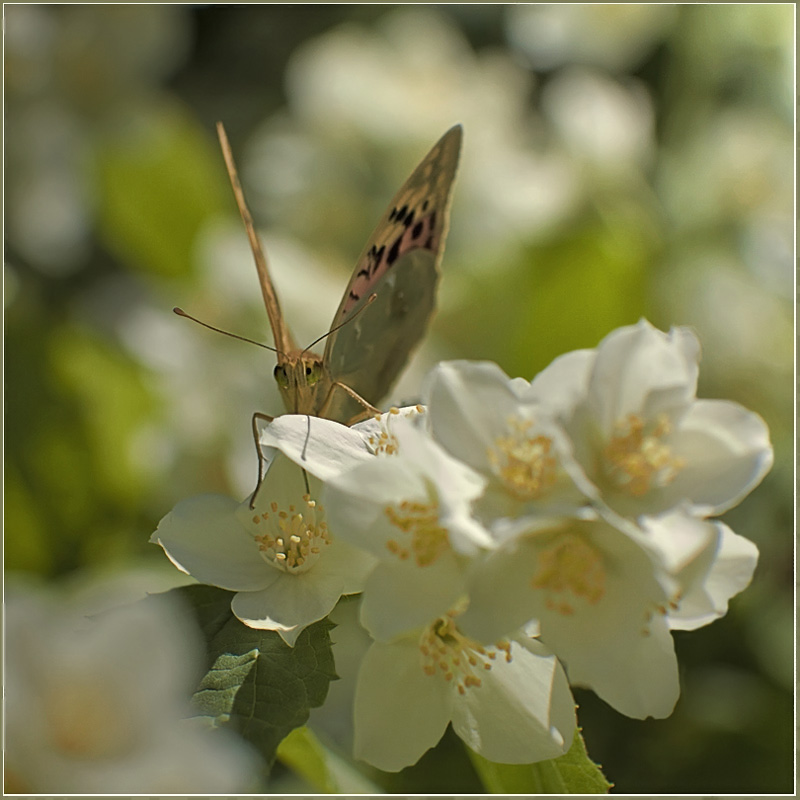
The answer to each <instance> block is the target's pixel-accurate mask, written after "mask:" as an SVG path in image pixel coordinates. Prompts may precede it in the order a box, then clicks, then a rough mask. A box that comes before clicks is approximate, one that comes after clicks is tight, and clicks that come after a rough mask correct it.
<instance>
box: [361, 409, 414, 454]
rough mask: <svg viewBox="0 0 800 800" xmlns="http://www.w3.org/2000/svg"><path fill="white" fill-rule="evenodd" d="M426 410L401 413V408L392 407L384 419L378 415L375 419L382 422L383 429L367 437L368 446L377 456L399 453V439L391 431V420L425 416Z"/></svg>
mask: <svg viewBox="0 0 800 800" xmlns="http://www.w3.org/2000/svg"><path fill="white" fill-rule="evenodd" d="M424 413H425V408H424V407H423V406H415V407H414V408H412V409H408V410H407V411H406V412H405V413H403V412H401V411H400V409H399V408H395V407H392V408H390V409H389V414H388V415H387V416H386V417H383V416H382V415H381V414H376V415H375V419H376V420H377V421H378V422H380V424H381V429H380V431H379V432H378V433H372V434H370V435H369V436H368V437H367V444H368V445H369V446H370V448H371V449H372V452H373V453H375V455H382V454H385V455H387V456H393V455H395V454H396V453H397V447H398V443H397V437H396V436H395V435H394V434H393V433H392V431H391V420H392V419H394V418H395V417H396V418H398V419H408V418H410V417H414V416H416V415H417V414H424Z"/></svg>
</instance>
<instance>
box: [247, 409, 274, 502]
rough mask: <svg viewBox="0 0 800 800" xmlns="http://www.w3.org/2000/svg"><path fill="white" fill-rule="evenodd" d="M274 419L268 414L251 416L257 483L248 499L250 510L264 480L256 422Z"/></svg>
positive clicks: (259, 413)
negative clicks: (256, 461) (256, 459)
mask: <svg viewBox="0 0 800 800" xmlns="http://www.w3.org/2000/svg"><path fill="white" fill-rule="evenodd" d="M273 419H275V417H270V416H269V414H262V413H261V412H260V411H256V412H255V414H253V421H252V424H253V442H254V443H255V446H256V454H257V455H258V483H257V484H256V488H255V489H254V490H253V494H252V496H251V498H250V508H251V509H252V508H254V507H255V504H256V495H257V494H258V490H259V489H260V488H261V481H263V480H264V454H263V453H262V452H261V445H260V444H259V441H258V440H259V435H258V421H259V420H262V421H263V422H272V420H273Z"/></svg>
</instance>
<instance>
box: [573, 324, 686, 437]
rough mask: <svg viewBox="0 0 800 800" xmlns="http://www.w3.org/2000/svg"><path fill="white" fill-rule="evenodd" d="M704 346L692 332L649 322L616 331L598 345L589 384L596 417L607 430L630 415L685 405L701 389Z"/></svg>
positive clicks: (657, 411) (590, 397)
mask: <svg viewBox="0 0 800 800" xmlns="http://www.w3.org/2000/svg"><path fill="white" fill-rule="evenodd" d="M699 353H700V344H699V342H698V341H697V337H696V336H695V335H694V334H693V333H692V332H691V331H690V330H689V329H688V328H673V329H672V330H671V331H670V332H669V333H668V334H667V333H663V332H662V331H659V330H656V328H654V327H653V326H652V325H651V324H650V323H649V322H647V320H644V319H642V320H640V321H639V323H638V324H637V325H629V326H627V327H624V328H619V329H618V330H615V331H612V333H610V334H609V335H608V336H606V338H605V339H603V341H602V342H600V344H599V345H598V347H597V358H596V360H595V363H594V366H593V369H592V374H591V378H590V381H589V395H588V398H589V403H590V404H591V406H592V409H593V417H594V419H595V420H596V421H597V422H598V423H599V425H600V426H601V429H602V430H604V431H606V432H609V433H610V432H611V431H612V430H613V427H614V424H615V423H616V422H617V420H620V419H623V418H625V417H626V416H627V415H628V414H631V413H633V414H640V415H643V416H645V417H647V418H649V417H654V416H655V415H657V414H659V413H661V412H662V411H668V410H670V409H673V408H678V407H681V406H685V405H687V404H688V403H690V402H691V400H692V399H693V398H694V395H695V391H696V388H697V373H698V367H697V361H698V358H699Z"/></svg>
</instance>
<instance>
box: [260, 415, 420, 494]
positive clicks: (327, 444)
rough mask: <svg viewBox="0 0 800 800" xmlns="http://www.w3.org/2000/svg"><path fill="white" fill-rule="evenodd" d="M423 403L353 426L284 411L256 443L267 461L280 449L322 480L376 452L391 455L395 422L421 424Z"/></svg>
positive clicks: (394, 450) (366, 458) (345, 469)
mask: <svg viewBox="0 0 800 800" xmlns="http://www.w3.org/2000/svg"><path fill="white" fill-rule="evenodd" d="M424 412H425V409H424V408H423V407H422V406H409V407H407V408H393V409H391V410H390V411H387V412H386V413H385V414H380V415H377V416H375V417H371V418H370V419H367V420H365V421H364V422H359V423H357V424H355V425H353V426H352V427H349V428H348V427H347V426H346V425H342V424H341V423H339V422H334V421H333V420H330V419H322V418H321V417H312V416H308V415H306V414H283V415H282V416H280V417H276V418H275V419H274V420H272V422H270V423H268V424H267V425H265V426H264V427H263V428H262V429H261V431H260V432H259V444H260V445H261V448H262V453H263V455H264V458H265V459H266V460H267V461H268V462H269V461H271V460H272V458H273V457H274V455H275V452H276V451H277V450H280V451H281V452H282V453H283V454H284V455H286V456H288V457H289V458H290V459H291V460H292V461H294V462H295V464H297V465H298V466H300V467H302V468H303V469H305V470H307V471H308V472H310V473H311V474H312V475H315V476H316V477H317V478H319V479H320V480H322V481H325V480H328V478H331V477H333V476H334V475H339V474H340V473H342V472H346V471H348V470H350V469H353V468H354V467H357V466H358V465H359V464H361V463H363V462H365V461H371V460H372V458H373V457H374V456H376V455H381V456H382V455H394V454H395V453H396V452H397V439H396V438H395V436H394V433H393V428H394V424H395V423H396V422H397V423H400V424H403V423H412V424H415V425H419V424H421V420H423V419H424Z"/></svg>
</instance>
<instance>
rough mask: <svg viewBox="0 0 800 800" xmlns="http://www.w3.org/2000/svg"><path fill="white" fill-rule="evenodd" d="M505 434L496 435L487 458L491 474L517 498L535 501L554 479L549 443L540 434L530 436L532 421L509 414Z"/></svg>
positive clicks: (553, 460)
mask: <svg viewBox="0 0 800 800" xmlns="http://www.w3.org/2000/svg"><path fill="white" fill-rule="evenodd" d="M507 426H508V435H506V436H499V437H498V438H497V439H495V441H494V447H490V448H489V452H488V457H489V463H490V464H491V466H492V468H493V470H494V472H495V474H496V475H497V476H498V477H499V478H500V480H501V481H502V482H503V483H504V484H505V487H506V489H507V490H508V491H509V492H510V493H511V494H513V495H514V496H515V497H517V498H518V499H520V500H535V499H536V498H538V497H540V496H541V495H542V494H544V493H545V492H547V491H548V490H549V489H550V488H552V486H553V485H554V484H555V482H556V459H555V457H554V456H553V455H552V454H551V450H552V446H553V442H552V440H551V439H550V438H549V437H547V436H544V435H542V434H538V435H534V433H533V431H532V428H533V427H534V423H533V420H529V419H520V418H519V417H513V416H512V417H509V418H508V420H507Z"/></svg>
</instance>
